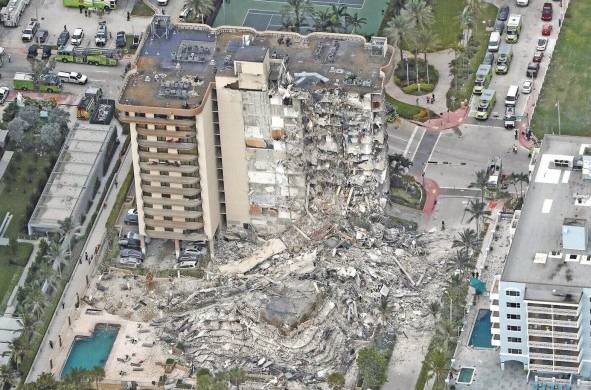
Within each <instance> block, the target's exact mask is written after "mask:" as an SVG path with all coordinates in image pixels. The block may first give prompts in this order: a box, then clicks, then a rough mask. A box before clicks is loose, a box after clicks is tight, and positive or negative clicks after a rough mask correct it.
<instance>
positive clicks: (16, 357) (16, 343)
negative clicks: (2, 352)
mask: <svg viewBox="0 0 591 390" xmlns="http://www.w3.org/2000/svg"><path fill="white" fill-rule="evenodd" d="M28 345H29V344H28V342H25V340H24V339H23V338H22V337H18V338H16V339H14V340H13V341H12V343H10V351H11V356H12V360H13V361H14V366H15V367H16V369H17V370H19V369H20V367H21V363H22V362H23V357H24V356H25V354H26V353H27V351H28Z"/></svg>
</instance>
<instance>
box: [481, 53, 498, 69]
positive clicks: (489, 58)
mask: <svg viewBox="0 0 591 390" xmlns="http://www.w3.org/2000/svg"><path fill="white" fill-rule="evenodd" d="M494 62H495V55H494V54H493V53H491V52H490V51H488V52H486V55H485V56H484V60H482V64H483V65H490V66H492V65H493V64H494Z"/></svg>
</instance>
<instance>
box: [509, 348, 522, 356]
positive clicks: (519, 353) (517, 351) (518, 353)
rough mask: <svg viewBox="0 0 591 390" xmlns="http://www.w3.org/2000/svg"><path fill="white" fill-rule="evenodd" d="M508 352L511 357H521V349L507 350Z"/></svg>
mask: <svg viewBox="0 0 591 390" xmlns="http://www.w3.org/2000/svg"><path fill="white" fill-rule="evenodd" d="M508 352H509V353H510V354H512V355H521V349H514V348H509V351H508Z"/></svg>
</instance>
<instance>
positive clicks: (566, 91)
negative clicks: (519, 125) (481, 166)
mask: <svg viewBox="0 0 591 390" xmlns="http://www.w3.org/2000/svg"><path fill="white" fill-rule="evenodd" d="M590 29H591V2H589V1H572V2H571V3H570V5H569V6H568V11H567V13H566V17H565V21H564V24H563V26H562V31H561V32H560V37H559V38H558V42H557V45H556V48H555V49H554V53H553V54H552V62H551V63H550V66H549V69H548V73H547V74H546V80H545V82H544V86H543V88H542V92H541V95H540V98H539V99H538V102H537V106H536V109H535V112H534V117H533V121H532V125H531V128H532V130H533V131H534V133H535V134H536V136H537V137H538V138H540V139H541V138H542V137H543V136H544V134H549V133H553V132H554V133H558V116H557V111H556V107H555V104H556V102H557V101H559V102H560V128H561V133H562V134H571V135H581V136H583V135H584V136H589V135H591V111H590V110H589V106H590V105H591V92H590V90H591V73H590V72H589V62H590V59H589V53H590V52H591V40H589V37H588V35H586V34H582V33H581V32H582V31H589V30H590Z"/></svg>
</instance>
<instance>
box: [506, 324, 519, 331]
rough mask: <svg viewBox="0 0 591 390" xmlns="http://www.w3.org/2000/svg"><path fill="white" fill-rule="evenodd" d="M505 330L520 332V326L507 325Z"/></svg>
mask: <svg viewBox="0 0 591 390" xmlns="http://www.w3.org/2000/svg"><path fill="white" fill-rule="evenodd" d="M507 330H511V331H514V332H520V331H521V326H519V325H507Z"/></svg>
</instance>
